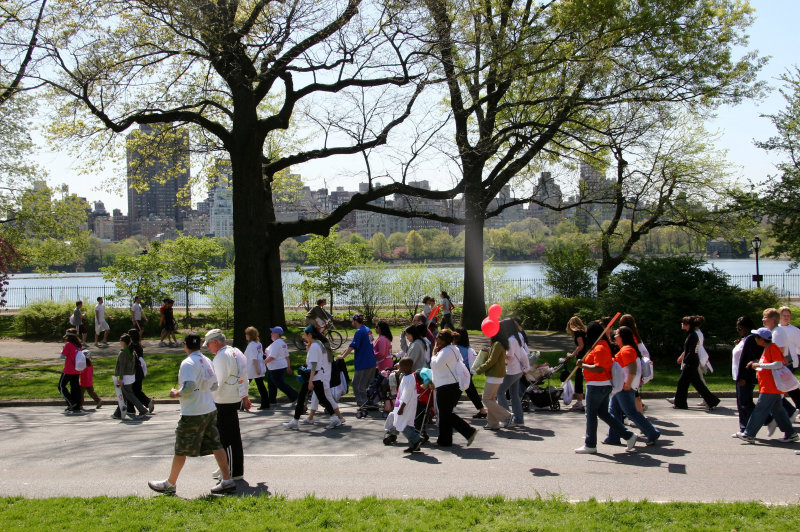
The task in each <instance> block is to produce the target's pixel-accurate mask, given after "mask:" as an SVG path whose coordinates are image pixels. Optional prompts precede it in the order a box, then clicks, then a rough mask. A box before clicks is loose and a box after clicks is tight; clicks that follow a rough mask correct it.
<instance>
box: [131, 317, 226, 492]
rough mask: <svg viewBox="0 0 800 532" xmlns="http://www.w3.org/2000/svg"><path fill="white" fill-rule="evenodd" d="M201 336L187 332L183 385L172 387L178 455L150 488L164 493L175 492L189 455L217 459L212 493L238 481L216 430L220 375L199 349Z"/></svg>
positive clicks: (183, 363) (182, 365)
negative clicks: (216, 479)
mask: <svg viewBox="0 0 800 532" xmlns="http://www.w3.org/2000/svg"><path fill="white" fill-rule="evenodd" d="M202 343H203V342H202V339H201V338H200V335H199V334H196V333H190V334H187V335H186V338H185V339H184V342H183V349H184V351H186V355H187V357H186V358H185V359H184V360H183V362H181V368H180V370H179V371H178V382H179V383H180V388H179V389H177V390H176V389H175V388H173V389H172V390H170V392H169V396H170V397H179V398H180V403H181V418H180V420H179V421H178V427H177V428H176V429H175V456H173V458H172V469H171V470H170V473H169V478H167V479H166V480H159V481H150V482H148V483H147V485H148V486H150V489H152V490H153V491H158V492H161V493H170V494H174V493H175V484H177V482H178V475H179V474H180V472H181V469H183V466H184V464H185V463H186V457H187V456H206V455H209V454H213V455H214V458H216V459H217V465H219V469H220V472H221V473H222V479H221V480H220V481H219V484H217V485H216V486H214V487H213V488H211V493H226V492H229V491H234V490H235V489H236V484H235V482H234V481H233V479H232V478H231V474H230V470H229V469H228V458H227V456H226V455H225V451H224V450H223V449H222V444H221V443H220V439H219V431H218V430H217V409H216V406H215V405H214V398H213V397H212V395H211V392H212V391H213V390H215V389H216V388H217V386H218V385H217V377H216V375H215V373H214V366H213V364H212V363H211V361H210V360H209V359H208V358H207V357H205V356H204V355H203V354H202V353H201V352H200V346H201V344H202Z"/></svg>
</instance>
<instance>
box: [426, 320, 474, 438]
mask: <svg viewBox="0 0 800 532" xmlns="http://www.w3.org/2000/svg"><path fill="white" fill-rule="evenodd" d="M454 338H455V333H453V331H451V330H450V329H443V330H442V331H441V332H439V335H438V336H437V337H436V347H435V348H434V352H433V357H431V370H432V372H433V385H434V386H436V406H437V408H438V409H439V439H438V440H436V444H437V445H438V446H439V447H450V446H451V445H453V429H455V430H457V431H458V432H459V433H460V434H461V435H462V436H464V438H466V440H467V445H468V446H469V445H472V442H473V441H475V436H476V434H477V433H478V431H477V430H475V429H474V428H472V427H471V426H470V425H469V423H467V422H466V421H464V420H463V419H461V418H460V417H459V416H458V415H457V414H456V413H455V412H453V410H454V409H455V407H456V405H457V404H458V399H459V398H460V397H461V389H460V388H459V387H458V371H460V369H459V367H458V365H459V364H463V362H462V361H461V353H460V352H459V351H458V348H457V347H456V346H454V345H452V344H453V339H454Z"/></svg>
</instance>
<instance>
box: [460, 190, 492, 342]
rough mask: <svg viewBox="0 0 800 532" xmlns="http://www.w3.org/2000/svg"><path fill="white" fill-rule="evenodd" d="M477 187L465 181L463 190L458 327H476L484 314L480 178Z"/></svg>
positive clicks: (482, 219)
mask: <svg viewBox="0 0 800 532" xmlns="http://www.w3.org/2000/svg"><path fill="white" fill-rule="evenodd" d="M477 185H478V186H477V187H475V186H470V185H469V183H467V186H466V188H465V189H464V205H465V206H464V216H465V218H466V223H465V225H464V306H463V310H462V314H461V326H462V327H465V328H467V329H479V328H480V326H481V322H482V321H483V318H485V317H486V300H485V298H484V291H483V288H484V287H483V224H484V217H485V215H486V213H485V212H484V209H483V207H482V205H483V201H482V198H481V189H480V180H478V183H477Z"/></svg>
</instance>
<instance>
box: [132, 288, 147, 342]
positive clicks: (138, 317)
mask: <svg viewBox="0 0 800 532" xmlns="http://www.w3.org/2000/svg"><path fill="white" fill-rule="evenodd" d="M131 321H133V326H134V327H136V328H137V329H139V335H140V336H141V335H142V333H144V322H146V321H147V316H145V314H144V311H143V310H142V301H141V299H140V298H139V296H136V297H134V298H133V304H132V305H131Z"/></svg>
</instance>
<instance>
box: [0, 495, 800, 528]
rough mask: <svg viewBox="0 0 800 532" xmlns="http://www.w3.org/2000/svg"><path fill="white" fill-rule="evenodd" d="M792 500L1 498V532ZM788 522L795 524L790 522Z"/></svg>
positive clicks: (754, 514)
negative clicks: (568, 500) (658, 501)
mask: <svg viewBox="0 0 800 532" xmlns="http://www.w3.org/2000/svg"><path fill="white" fill-rule="evenodd" d="M798 508H799V507H798V506H796V505H795V506H765V505H762V504H758V503H711V504H702V503H666V504H657V503H649V502H637V503H634V502H597V501H594V500H590V501H587V502H579V503H568V502H565V501H562V500H558V499H513V500H512V499H504V498H502V497H491V498H479V497H465V498H463V499H455V498H449V499H445V500H442V501H430V500H413V499H412V500H393V499H377V498H374V497H367V498H364V499H360V500H341V501H329V500H324V499H317V498H313V497H309V498H305V499H297V500H286V499H282V498H280V497H272V498H267V497H241V498H237V497H222V498H205V499H196V500H183V499H179V498H176V497H163V496H162V497H155V498H138V497H125V498H110V497H96V498H91V499H67V498H55V499H22V498H3V499H0V522H2V523H3V530H80V531H83V530H114V529H117V530H225V529H229V530H237V531H246V530H319V529H336V530H357V531H363V530H393V531H394V530H409V531H425V530H437V531H438V530H487V531H489V530H490V531H493V532H494V531H502V530H514V531H516V530H557V531H563V530H613V531H616V530H657V531H661V530H681V531H683V530H720V531H723V530H724V531H730V530H770V531H780V530H795V529H796V528H795V527H796V515H797V511H798ZM792 523H795V525H792Z"/></svg>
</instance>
